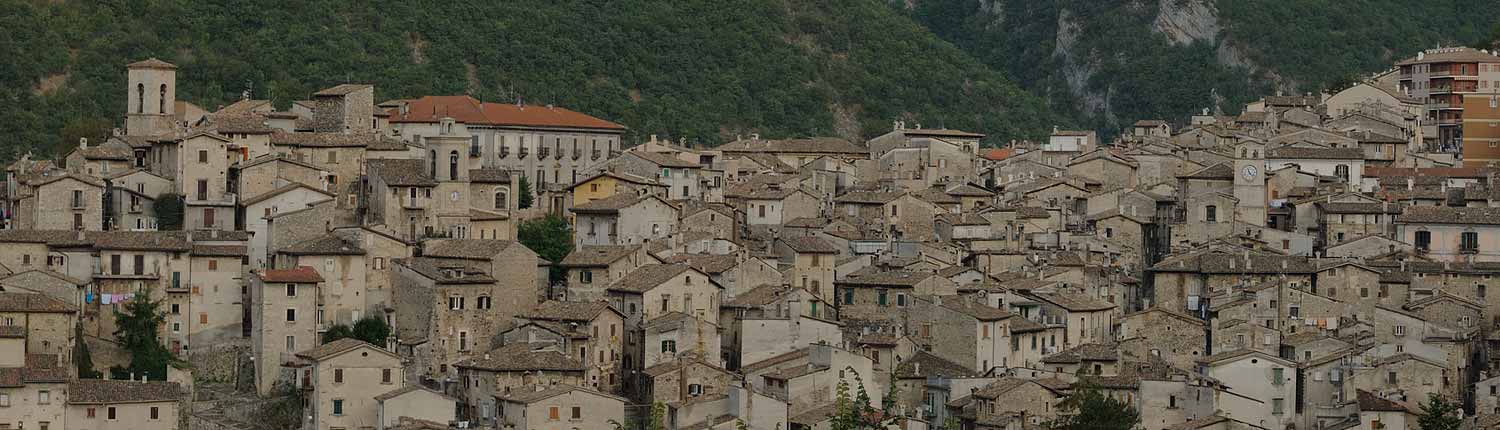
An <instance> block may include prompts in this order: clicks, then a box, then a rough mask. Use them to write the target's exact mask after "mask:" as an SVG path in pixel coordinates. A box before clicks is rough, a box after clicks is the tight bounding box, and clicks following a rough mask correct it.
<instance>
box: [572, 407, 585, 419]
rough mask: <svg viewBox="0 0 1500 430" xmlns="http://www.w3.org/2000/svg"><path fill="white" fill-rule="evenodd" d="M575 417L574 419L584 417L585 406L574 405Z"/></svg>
mask: <svg viewBox="0 0 1500 430" xmlns="http://www.w3.org/2000/svg"><path fill="white" fill-rule="evenodd" d="M573 419H574V420H581V419H583V408H581V407H578V406H574V407H573Z"/></svg>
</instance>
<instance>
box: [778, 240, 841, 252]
mask: <svg viewBox="0 0 1500 430" xmlns="http://www.w3.org/2000/svg"><path fill="white" fill-rule="evenodd" d="M778 240H780V241H781V243H784V244H786V246H787V247H788V248H791V249H792V251H793V252H796V253H798V254H837V253H838V252H839V249H838V247H836V246H833V244H831V243H828V241H826V240H823V239H822V238H819V237H816V236H797V237H784V238H781V239H778Z"/></svg>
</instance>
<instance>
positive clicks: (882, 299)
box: [876, 290, 886, 306]
mask: <svg viewBox="0 0 1500 430" xmlns="http://www.w3.org/2000/svg"><path fill="white" fill-rule="evenodd" d="M877 294H878V295H879V298H878V299H877V301H876V303H878V304H880V306H885V305H886V300H885V296H886V292H885V290H880V291H879V292H878V293H877Z"/></svg>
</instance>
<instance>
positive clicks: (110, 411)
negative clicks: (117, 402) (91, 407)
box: [105, 406, 115, 420]
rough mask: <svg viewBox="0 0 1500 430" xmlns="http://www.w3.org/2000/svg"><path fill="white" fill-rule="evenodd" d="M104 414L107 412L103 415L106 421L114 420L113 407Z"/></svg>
mask: <svg viewBox="0 0 1500 430" xmlns="http://www.w3.org/2000/svg"><path fill="white" fill-rule="evenodd" d="M105 412H107V413H106V414H105V418H108V419H111V420H112V419H115V407H114V406H110V407H109V409H108V410H106V411H105Z"/></svg>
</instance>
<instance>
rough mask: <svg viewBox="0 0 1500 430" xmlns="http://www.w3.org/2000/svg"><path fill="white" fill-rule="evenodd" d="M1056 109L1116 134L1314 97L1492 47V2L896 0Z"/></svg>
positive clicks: (1496, 26) (1497, 28) (1495, 23)
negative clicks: (1436, 54) (1456, 49)
mask: <svg viewBox="0 0 1500 430" xmlns="http://www.w3.org/2000/svg"><path fill="white" fill-rule="evenodd" d="M888 4H890V5H891V6H892V7H893V8H895V9H897V10H900V11H902V12H903V13H905V14H906V15H907V16H909V17H911V18H912V19H913V20H914V21H916V22H918V23H920V24H922V25H923V26H925V27H927V28H929V29H931V30H932V31H933V32H934V33H936V34H937V35H938V36H939V37H942V38H943V39H944V40H947V41H950V42H952V43H953V44H955V45H957V46H958V47H959V48H961V49H963V50H964V51H965V52H967V53H969V54H970V55H972V56H974V57H975V58H977V59H979V60H980V61H982V62H984V63H985V64H987V65H990V66H991V67H994V68H996V69H998V70H1003V71H1005V72H1007V73H1008V74H1009V75H1010V76H1012V77H1014V78H1015V79H1017V80H1019V81H1020V82H1021V83H1022V84H1023V86H1025V87H1026V88H1027V89H1029V90H1031V91H1032V92H1034V93H1036V94H1039V95H1041V96H1043V97H1046V98H1047V99H1049V100H1050V101H1051V103H1052V104H1053V105H1055V106H1057V107H1059V108H1060V109H1059V110H1061V111H1063V113H1064V114H1070V115H1072V116H1074V117H1076V118H1079V120H1080V121H1081V122H1082V123H1084V124H1086V125H1090V126H1093V127H1096V128H1101V129H1105V130H1106V131H1108V130H1113V129H1118V128H1119V127H1123V126H1128V125H1129V123H1131V122H1133V121H1135V120H1137V119H1143V118H1164V119H1169V120H1174V122H1177V123H1179V124H1180V123H1182V122H1184V121H1185V120H1186V117H1187V116H1188V115H1190V114H1192V113H1194V112H1197V111H1199V110H1200V109H1203V108H1212V107H1214V106H1215V105H1217V106H1219V107H1220V108H1221V109H1222V110H1224V111H1225V112H1227V113H1234V112H1236V111H1238V110H1239V108H1240V106H1242V105H1243V103H1244V102H1246V101H1249V100H1254V99H1258V98H1259V97H1261V96H1263V95H1267V94H1273V93H1275V92H1277V91H1281V92H1283V93H1285V94H1300V93H1316V92H1317V91H1319V90H1321V89H1326V88H1337V87H1340V85H1345V83H1346V82H1349V81H1351V80H1353V79H1357V78H1358V77H1359V76H1362V75H1367V74H1370V73H1374V72H1378V71H1381V70H1384V69H1386V68H1388V67H1390V65H1391V64H1392V63H1393V62H1395V61H1398V60H1400V59H1402V58H1406V57H1409V56H1411V55H1414V54H1415V52H1416V51H1418V50H1420V49H1424V48H1432V47H1435V46H1438V45H1445V46H1452V45H1456V44H1467V45H1471V46H1473V45H1492V44H1493V43H1494V41H1495V40H1497V38H1500V20H1496V19H1495V14H1494V13H1492V12H1489V10H1491V9H1492V8H1493V5H1494V3H1493V2H1492V1H1487V0H1434V1H1422V2H1413V1H1407V0H1337V1H1329V0H1224V1H1214V0H891V1H890V2H889V3H888Z"/></svg>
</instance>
